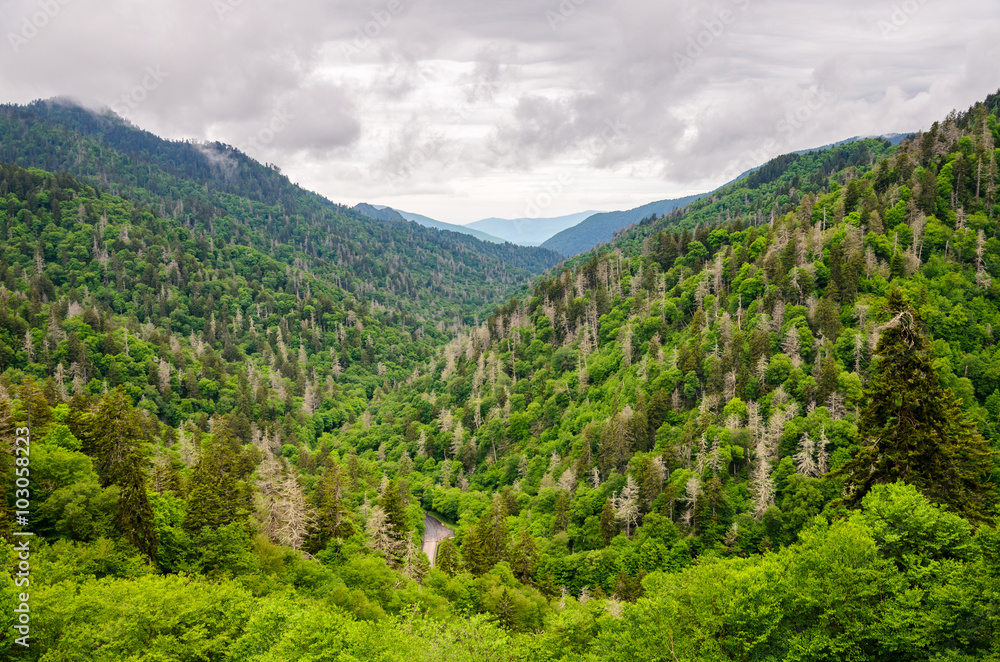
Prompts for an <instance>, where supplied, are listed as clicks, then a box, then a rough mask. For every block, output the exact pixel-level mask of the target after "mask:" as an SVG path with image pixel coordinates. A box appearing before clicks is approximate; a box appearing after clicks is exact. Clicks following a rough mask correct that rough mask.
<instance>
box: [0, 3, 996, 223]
mask: <svg viewBox="0 0 1000 662" xmlns="http://www.w3.org/2000/svg"><path fill="white" fill-rule="evenodd" d="M2 2H3V11H2V12H0V34H2V35H3V36H4V37H5V38H4V43H3V44H0V93H2V95H3V96H4V97H5V99H4V100H9V101H19V102H25V101H30V100H32V99H35V98H41V97H49V96H55V95H69V96H73V97H75V98H78V99H81V100H83V101H85V102H87V103H88V104H90V105H93V106H96V105H101V104H110V105H112V106H113V107H114V108H116V109H117V110H118V111H119V112H121V113H122V114H125V115H126V116H128V117H129V119H131V120H132V121H133V122H135V123H137V124H139V125H141V126H143V127H145V128H148V129H150V130H152V131H154V132H157V133H159V134H161V135H165V136H168V137H173V138H193V139H198V140H222V141H223V142H227V143H230V144H233V145H235V146H237V147H239V148H240V149H243V150H245V151H248V152H250V153H251V154H253V155H254V156H256V157H257V158H260V159H261V160H267V161H272V162H275V163H278V164H279V165H280V166H281V167H282V168H283V169H284V170H285V171H286V172H289V173H290V174H291V175H292V176H293V178H296V179H298V180H299V181H302V182H303V183H304V184H306V185H309V186H312V187H314V188H316V189H318V190H319V191H320V192H321V193H324V194H326V195H329V196H330V197H332V198H334V199H337V200H343V201H357V200H360V199H367V200H371V201H372V202H385V203H392V204H394V205H396V206H400V207H401V208H404V209H406V208H408V207H413V211H420V212H423V213H428V214H431V215H435V214H437V215H439V216H440V217H442V218H443V220H458V221H469V220H474V219H475V218H478V217H484V216H490V215H505V214H506V215H510V216H516V215H521V212H522V211H523V206H524V202H523V201H524V200H525V199H526V198H528V197H530V196H531V195H533V192H535V189H536V188H537V186H534V185H533V184H532V182H544V181H548V180H552V179H554V178H558V177H559V176H560V175H562V176H565V177H569V179H570V180H572V182H573V185H571V186H568V187H567V188H566V191H565V192H564V193H563V194H562V195H561V196H560V198H559V200H558V201H557V202H556V203H555V205H554V208H553V209H552V211H553V212H554V213H555V212H560V213H569V212H572V211H576V210H578V209H580V208H594V207H598V208H600V207H603V208H616V207H621V206H626V205H627V204H629V203H631V202H633V201H637V200H638V201H648V200H653V199H658V198H662V197H670V196H672V195H675V194H678V195H679V194H683V193H688V192H692V191H694V190H700V189H703V188H708V187H711V186H714V185H717V184H719V183H722V182H724V181H726V180H727V179H728V178H730V177H732V176H734V175H735V174H738V173H739V172H741V171H742V170H745V169H746V168H748V167H751V166H753V165H757V163H755V162H754V161H755V160H760V159H763V158H766V157H770V156H774V155H775V154H777V153H781V152H784V151H789V150H794V149H802V148H806V147H811V146H817V145H821V144H825V143H829V142H833V141H836V140H840V139H843V138H847V137H850V136H853V135H857V134H868V133H882V132H889V131H900V130H912V129H918V128H921V127H925V126H927V125H929V124H930V123H931V122H932V121H934V120H935V119H938V118H940V117H941V116H942V115H943V114H944V113H946V112H947V111H948V110H950V109H951V108H954V107H958V108H962V107H966V106H968V105H969V104H970V103H972V102H974V101H975V100H977V99H980V98H982V97H983V96H985V95H986V94H987V93H989V92H991V91H995V90H996V89H997V88H998V87H1000V71H998V70H997V69H996V67H995V62H996V61H997V59H998V56H1000V46H998V40H996V38H995V35H996V34H997V33H998V28H1000V15H998V14H997V12H996V10H995V6H994V4H993V3H992V2H991V0H968V1H967V2H963V3H960V4H952V5H948V4H946V3H940V2H930V1H929V0H909V1H908V2H896V3H893V2H884V3H883V2H875V3H871V2H870V1H868V0H841V1H838V2H833V1H832V0H819V1H817V2H812V3H808V4H806V3H800V2H793V1H792V0H701V1H695V0H667V1H664V2H654V1H652V0H508V1H505V2H494V3H470V2H468V1H467V0H364V1H362V2H355V1H350V2H348V1H346V0H341V1H340V2H334V3H329V2H324V1H322V0H303V1H302V2H298V3H295V4H294V5H290V6H288V5H284V6H277V5H273V4H271V3H263V2H259V0H212V1H209V2H206V1H205V0H177V1H176V2H172V3H160V4H150V3H139V2H136V1H135V0H104V1H103V2H102V3H101V10H102V11H100V12H98V11H95V10H94V7H93V6H92V5H91V4H88V3H86V2H84V0H53V2H51V3H48V4H46V3H41V4H40V3H39V2H38V0H2ZM45 7H48V8H49V10H48V11H47V10H46V9H44V8H45ZM53 7H54V8H55V9H52V8H53ZM39 12H41V13H39ZM970 26H971V28H970ZM817 99H821V102H817V101H816V100H817ZM789 117H791V118H793V119H792V120H791V121H790V120H789ZM595 196H597V197H595ZM555 207H558V208H555Z"/></svg>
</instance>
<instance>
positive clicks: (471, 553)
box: [462, 494, 508, 575]
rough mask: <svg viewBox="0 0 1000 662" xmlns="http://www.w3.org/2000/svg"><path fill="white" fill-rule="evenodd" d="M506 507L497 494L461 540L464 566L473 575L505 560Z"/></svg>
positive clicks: (479, 573) (481, 573) (484, 571)
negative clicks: (466, 535)
mask: <svg viewBox="0 0 1000 662" xmlns="http://www.w3.org/2000/svg"><path fill="white" fill-rule="evenodd" d="M507 545H508V543H507V509H506V508H504V505H503V501H502V500H501V499H500V495H499V494H495V495H494V496H493V502H492V503H491V504H490V508H489V510H488V511H486V514H485V515H483V516H482V517H480V518H479V521H478V522H477V523H476V526H475V528H474V529H473V530H472V531H470V532H469V534H468V537H467V538H466V539H465V540H464V541H463V542H462V556H463V557H464V559H465V567H466V568H468V569H469V571H470V572H472V574H474V575H483V574H485V573H487V572H489V570H490V568H492V567H493V566H494V565H496V564H497V563H499V562H501V561H506V560H507Z"/></svg>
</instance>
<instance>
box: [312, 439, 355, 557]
mask: <svg viewBox="0 0 1000 662" xmlns="http://www.w3.org/2000/svg"><path fill="white" fill-rule="evenodd" d="M344 482H345V481H344V476H343V471H342V470H341V468H340V465H339V464H337V463H336V462H334V461H333V460H330V459H328V460H327V464H326V472H325V473H324V474H323V478H322V479H321V480H320V484H319V488H318V491H319V504H318V505H319V509H318V513H317V523H316V526H317V530H318V534H319V537H320V541H321V542H322V543H325V542H327V541H329V540H331V539H333V538H349V537H350V536H351V535H353V534H354V524H353V523H352V522H351V515H350V510H349V509H348V507H347V504H346V503H345V502H344V493H345V491H346V490H345V485H344Z"/></svg>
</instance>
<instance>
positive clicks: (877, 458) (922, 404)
mask: <svg viewBox="0 0 1000 662" xmlns="http://www.w3.org/2000/svg"><path fill="white" fill-rule="evenodd" d="M888 311H889V312H890V313H891V314H892V315H893V317H892V319H891V320H890V321H889V322H888V323H887V324H885V325H884V326H883V327H882V335H881V337H880V338H879V342H878V345H877V347H876V350H875V352H876V359H875V369H874V370H873V373H874V376H873V377H872V380H871V382H870V383H869V385H868V388H867V389H866V393H865V394H866V396H867V397H868V404H867V405H866V406H865V407H864V409H863V410H862V412H861V421H860V423H859V426H858V436H859V437H860V439H861V440H862V443H863V446H862V448H861V450H860V451H859V452H858V453H857V455H855V456H854V458H853V459H851V460H850V461H849V462H847V463H846V464H845V465H843V466H842V467H841V468H840V469H839V470H838V471H836V472H834V474H833V475H835V476H841V477H843V479H844V488H845V496H844V497H843V499H842V502H843V503H845V504H846V505H848V506H850V507H857V506H858V505H859V504H860V503H861V500H862V499H863V498H864V496H865V495H866V494H868V492H869V491H870V490H871V489H872V487H873V486H874V485H877V484H880V483H892V482H895V481H897V480H902V481H904V482H906V483H910V484H912V485H914V486H915V487H916V488H917V489H919V490H920V491H921V492H922V493H923V494H924V495H925V496H926V497H927V498H929V499H930V500H931V501H934V502H937V503H939V504H942V505H944V506H945V507H947V508H949V509H951V510H953V511H955V512H957V513H959V514H961V515H962V516H964V517H966V518H967V519H970V520H974V521H984V520H988V519H989V518H990V515H989V512H990V510H991V507H992V504H993V503H995V501H994V499H995V497H996V491H995V487H994V486H993V485H991V484H990V483H988V482H987V477H988V475H989V473H990V472H991V470H992V465H993V463H992V460H993V453H992V451H990V449H989V446H988V445H987V443H986V441H985V440H984V439H983V438H982V436H981V435H980V434H979V431H978V430H977V429H976V427H975V425H974V424H973V423H972V421H970V420H969V419H968V417H967V416H966V415H965V414H964V413H963V412H962V409H961V401H960V400H959V399H958V398H957V397H955V396H954V395H953V394H952V392H951V389H947V388H944V387H942V385H941V382H940V379H939V378H938V375H937V373H936V372H934V367H933V365H932V359H933V356H932V352H931V350H930V347H929V345H928V343H927V341H926V339H925V338H924V336H923V334H922V333H921V331H920V324H921V319H920V317H919V316H918V314H917V312H916V311H915V310H914V309H913V307H912V306H911V305H910V303H909V301H907V300H906V299H905V298H904V297H903V294H902V292H901V291H900V290H899V289H898V288H896V289H894V290H893V291H892V292H891V293H890V295H889V302H888Z"/></svg>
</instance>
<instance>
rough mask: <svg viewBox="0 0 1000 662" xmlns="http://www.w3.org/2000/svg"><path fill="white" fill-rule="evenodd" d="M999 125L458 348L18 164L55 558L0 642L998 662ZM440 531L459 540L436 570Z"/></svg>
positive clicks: (502, 314) (666, 243)
mask: <svg viewBox="0 0 1000 662" xmlns="http://www.w3.org/2000/svg"><path fill="white" fill-rule="evenodd" d="M995 106H996V104H995V103H993V100H992V98H991V101H990V103H989V104H986V105H979V106H977V107H976V108H974V109H972V110H970V111H969V112H968V113H963V114H961V115H958V114H955V115H953V116H951V117H949V118H948V119H947V120H946V121H945V122H943V123H941V124H940V125H936V126H935V127H934V128H933V129H932V131H931V132H929V133H927V134H919V135H917V136H916V137H914V138H913V139H912V140H910V141H908V142H905V143H904V144H903V145H901V146H900V147H899V148H898V149H896V150H891V149H890V147H888V146H885V145H882V144H881V143H877V145H878V146H879V147H878V149H883V150H884V152H885V157H884V158H882V159H881V160H878V159H875V160H874V162H873V159H874V157H875V156H877V155H876V154H875V153H874V152H872V151H871V150H872V149H873V148H872V147H871V146H869V147H864V146H863V145H861V146H855V147H850V149H848V151H847V152H840V154H842V155H843V154H849V153H851V154H853V153H854V152H850V150H851V149H857V150H862V149H868V150H869V152H868V154H867V155H866V156H864V158H860V157H859V158H858V159H857V160H856V161H853V162H851V161H849V159H847V157H846V156H845V157H844V158H845V159H847V160H845V161H844V162H840V161H839V160H838V159H839V158H840V157H834V160H832V161H827V160H826V159H827V157H828V156H829V155H826V156H824V155H822V154H814V155H806V156H805V157H790V158H789V159H786V160H785V161H782V162H780V163H779V162H776V163H775V164H773V165H772V167H770V168H767V169H764V170H763V171H761V175H759V177H758V179H757V180H755V181H749V182H748V183H746V184H745V186H748V187H751V188H749V189H748V190H753V191H761V195H762V196H765V197H766V196H770V195H772V194H773V192H774V191H775V190H777V189H775V188H774V187H775V186H777V187H778V188H780V187H782V186H784V183H783V182H785V181H786V179H788V175H789V173H791V172H793V171H795V169H796V168H799V167H802V168H805V167H806V166H807V165H808V164H810V163H811V164H812V165H808V167H809V168H814V166H816V165H817V164H826V165H822V167H823V168H827V167H828V168H829V170H828V171H825V172H823V171H822V169H820V170H815V171H816V172H821V173H822V174H821V176H818V177H816V178H815V179H813V176H812V175H810V179H809V182H808V187H809V188H808V189H807V188H806V186H805V185H803V184H802V183H801V181H800V183H799V185H797V186H796V187H795V191H792V190H791V188H789V189H786V191H785V193H783V195H787V198H788V200H787V203H784V202H783V203H781V205H779V207H778V208H777V209H775V214H774V218H773V220H772V219H771V218H770V214H769V212H770V208H768V214H767V215H764V213H763V212H762V215H761V218H759V219H758V217H757V214H756V209H754V208H752V207H747V208H745V209H743V210H742V211H737V208H735V207H734V208H733V212H732V215H731V216H730V217H728V218H727V217H726V216H725V215H722V216H720V212H719V211H718V209H712V211H710V212H707V211H705V210H706V209H710V208H711V207H710V206H711V205H713V204H718V203H719V200H720V199H725V197H723V198H717V199H715V200H712V199H706V203H705V204H706V205H707V206H705V207H697V208H696V207H695V206H692V208H691V209H689V210H688V212H686V213H688V214H690V216H684V215H681V216H678V217H674V218H672V219H670V218H668V219H655V220H651V221H650V222H649V223H645V224H642V225H640V226H637V227H635V228H632V229H630V230H628V231H627V232H625V233H624V234H623V235H621V236H620V237H619V238H618V239H617V240H616V243H615V244H614V245H613V246H611V247H607V248H604V249H600V250H598V251H595V252H593V253H591V254H588V255H585V256H582V257H580V258H577V259H575V260H573V261H572V262H571V263H569V264H568V265H566V267H565V268H564V269H561V270H559V271H557V272H552V273H550V274H548V275H547V276H545V277H543V278H541V279H539V280H538V281H537V282H536V283H535V284H534V286H533V288H532V289H531V291H529V292H527V293H526V296H522V297H520V298H519V299H512V300H509V301H507V302H506V303H504V304H503V305H501V306H499V307H498V308H497V309H496V310H495V312H494V313H493V314H492V315H490V316H488V318H486V319H485V320H484V321H483V322H482V323H481V324H478V325H466V326H463V327H460V328H458V329H456V330H455V331H454V332H453V333H452V332H451V331H449V329H448V327H447V325H446V324H445V325H442V326H441V328H440V329H438V328H437V325H436V323H437V322H438V321H444V318H434V317H432V316H428V318H427V319H426V320H424V321H423V322H422V323H419V324H418V323H415V322H406V323H403V322H400V321H399V320H398V319H396V318H394V317H393V314H394V312H393V311H391V310H384V311H383V310H375V307H374V306H372V305H371V304H370V303H366V301H367V299H359V298H357V297H354V296H352V295H351V294H348V293H345V292H343V291H342V290H340V289H339V288H337V287H335V286H334V285H331V284H329V283H328V282H325V281H324V279H323V278H321V277H319V276H315V275H313V274H310V273H309V272H308V271H306V270H305V269H302V268H301V265H296V264H294V263H292V264H288V263H284V262H282V261H281V259H280V256H273V255H268V254H266V253H264V252H261V251H257V250H256V249H255V248H253V247H249V246H243V245H240V244H239V242H234V243H231V244H230V243H221V242H220V243H219V244H216V242H215V240H214V239H213V238H212V236H211V235H208V236H204V235H200V234H199V233H198V232H197V231H196V230H192V229H191V228H186V227H184V225H183V223H182V222H180V221H179V220H176V219H172V218H165V217H162V216H159V215H157V214H155V213H153V212H141V213H139V212H136V209H138V208H137V207H135V206H133V204H132V203H131V202H129V201H126V200H122V199H121V198H116V197H114V196H112V195H110V194H108V193H105V192H103V191H100V190H98V189H95V188H92V187H91V186H88V185H84V184H81V183H80V182H78V181H76V180H74V179H72V178H71V177H68V176H65V175H50V174H48V173H45V172H43V171H37V170H22V169H20V168H19V167H16V166H4V169H3V171H2V173H0V186H4V187H6V188H4V189H3V191H4V192H5V193H4V195H5V196H6V201H7V209H6V210H4V208H3V207H2V206H0V222H2V225H0V230H2V232H0V237H5V239H4V241H3V249H4V255H3V262H2V263H0V283H2V288H0V361H2V363H0V367H2V368H3V374H2V376H0V384H2V385H3V390H2V391H0V430H4V429H10V428H11V427H12V426H13V425H15V424H16V425H23V424H26V423H30V425H31V427H32V437H33V448H32V460H31V481H32V487H31V489H32V499H33V502H34V503H35V506H33V508H34V509H35V511H36V512H35V514H34V516H33V519H32V526H33V528H34V530H35V532H36V533H37V534H38V536H39V537H38V540H37V543H38V548H37V551H36V557H37V559H38V566H37V567H36V568H35V569H34V570H33V580H34V581H36V582H37V584H36V585H35V586H34V587H33V590H34V593H33V600H34V601H35V602H33V606H32V609H33V610H34V612H33V613H34V616H33V618H35V619H36V620H35V621H34V623H35V626H36V627H37V630H36V634H37V636H38V640H37V643H38V645H37V646H35V647H34V648H32V649H29V650H20V649H19V648H17V647H15V646H14V645H13V644H12V643H11V641H10V639H9V638H8V639H4V640H3V641H2V643H0V646H2V647H4V648H3V650H4V653H5V654H7V655H9V656H21V657H22V658H24V659H43V658H42V656H43V654H48V658H45V659H65V658H73V657H74V656H77V657H79V656H81V655H89V656H90V658H91V659H128V658H129V656H132V657H134V658H135V659H164V660H173V659H177V660H188V659H191V660H194V659H218V660H225V659H233V660H237V659H239V660H243V659H247V660H251V659H260V660H285V659H325V657H329V658H333V657H336V656H338V655H341V654H343V656H344V658H345V659H350V657H353V658H356V659H361V658H363V657H365V658H367V657H370V658H373V659H401V660H402V659H424V658H426V659H496V660H508V659H510V660H515V659H528V658H531V659H533V660H544V659H552V660H569V659H594V660H598V659H720V660H723V659H740V660H743V659H747V660H749V659H755V660H770V659H775V660H777V659H801V660H827V659H890V658H891V659H902V660H930V659H955V660H972V659H995V658H996V657H997V656H998V655H1000V649H998V648H997V644H996V642H997V641H998V640H1000V637H998V630H997V629H998V625H1000V623H998V617H997V614H998V613H1000V566H998V565H997V558H998V555H1000V539H998V536H997V533H996V529H995V527H994V522H995V518H996V515H997V509H998V502H1000V500H998V498H997V495H996V485H997V483H998V469H997V456H996V450H997V449H998V443H997V440H998V430H997V424H998V420H1000V367H998V366H1000V360H998V358H1000V357H997V356H996V354H997V351H998V347H997V344H996V341H995V331H994V329H995V328H996V327H997V326H998V324H1000V309H998V301H1000V283H998V282H997V280H996V279H997V277H998V276H1000V241H998V240H997V239H996V238H995V236H994V235H995V233H996V229H997V227H998V226H997V218H998V212H1000V209H998V207H997V204H996V200H995V191H996V185H997V184H998V183H1000V179H998V173H997V169H996V159H997V156H998V154H997V151H996V149H995V147H994V146H995V144H996V141H997V140H1000V125H998V123H997V120H996V107H995ZM928 136H931V137H928ZM838 149H839V148H838ZM858 153H861V152H858ZM879 154H881V152H880V153H879ZM804 159H805V160H804ZM782 168H784V170H782ZM814 169H815V168H814ZM802 172H805V171H804V170H802V171H798V175H799V177H800V179H804V176H803V175H802ZM972 173H976V175H977V176H976V179H977V180H978V181H977V182H976V183H975V185H974V186H973V185H972V184H971V183H970V181H969V180H970V178H971V174H972ZM798 186H802V188H801V189H800V188H798ZM768 187H771V188H768ZM747 195H748V196H749V194H747ZM54 202H55V203H58V210H59V211H58V213H55V212H54V211H53V209H52V207H53V204H54ZM748 204H749V203H748ZM88 205H89V206H88ZM762 209H763V208H762ZM699 214H710V217H708V218H705V219H702V220H699V219H701V218H702V217H701V216H698V215H699ZM3 233H6V234H3ZM105 257H106V258H107V259H106V260H105ZM181 269H183V270H184V274H185V275H184V276H183V277H181V276H180V275H179V274H180V270H181ZM254 270H256V271H254ZM147 272H148V274H149V277H148V279H147V280H148V282H147V280H143V279H144V278H146V274H147ZM175 272H177V274H178V275H174V274H175ZM178 311H181V312H180V313H178ZM441 314H442V315H448V314H449V313H448V312H444V313H441ZM900 398H901V399H902V402H897V400H898V399H900ZM917 400H919V401H920V402H925V401H926V402H927V403H929V404H928V407H929V409H927V411H932V412H933V411H936V412H938V413H937V414H935V415H934V416H932V417H927V416H923V415H922V414H920V413H919V412H913V411H912V410H911V409H907V408H908V407H909V405H910V404H912V403H913V402H915V401H917ZM906 416H909V418H908V419H905V420H907V421H909V423H908V425H909V426H910V427H909V428H908V429H909V430H911V431H912V432H911V434H907V435H902V434H896V435H894V434H893V433H894V432H895V427H896V426H898V421H900V420H903V419H904V418H905V417H906ZM914 438H916V439H924V440H925V443H921V444H920V445H919V446H917V447H915V446H914V445H913V444H912V443H911V442H912V439H914ZM886 439H892V440H894V441H893V443H891V444H890V443H883V440H886ZM908 444H910V445H908ZM0 459H2V460H3V463H2V466H0V469H2V470H3V471H5V472H7V475H6V478H5V481H4V483H5V486H7V488H8V490H7V491H8V499H7V503H5V504H4V505H5V506H7V507H9V506H10V505H11V504H12V503H13V502H12V501H11V499H12V492H11V489H10V486H11V485H12V482H11V479H10V468H11V465H12V462H11V459H12V458H11V457H10V456H9V453H7V452H6V451H5V452H3V453H0ZM143 474H144V475H143ZM137 477H138V478H137ZM939 478H941V479H942V480H938V479H939ZM139 479H143V480H144V487H145V489H144V490H142V489H139V486H138V480H139ZM851 487H853V488H854V489H853V491H851V489H850V488H851ZM845 488H847V489H846V490H845ZM143 496H145V498H143ZM425 510H430V511H432V512H435V513H437V514H439V515H440V516H441V517H442V518H443V519H444V520H445V521H447V522H449V523H451V524H452V525H453V527H454V528H455V529H456V533H457V535H456V537H455V539H454V540H451V539H449V540H446V541H445V542H443V543H442V544H441V546H440V548H439V550H438V554H437V564H436V567H433V568H431V567H429V564H428V561H427V558H426V557H425V556H424V555H423V554H422V553H421V552H420V547H419V539H420V535H421V533H422V527H423V514H424V511H425ZM11 553H12V550H11V548H10V547H9V546H6V545H5V546H4V547H2V548H0V554H2V555H5V556H6V557H7V558H8V559H10V558H11V556H10V555H11ZM3 581H4V583H3V584H2V590H0V603H2V605H0V618H3V619H7V620H6V621H4V625H5V627H4V631H5V632H10V629H9V627H7V626H9V623H10V621H9V619H10V617H11V615H12V611H11V609H12V606H11V605H13V603H14V597H15V588H14V586H13V584H12V581H10V580H9V578H5V579H4V580H3ZM122 596H124V601H125V603H126V604H123V602H122V600H123V597H122ZM83 651H88V652H87V653H84V652H83ZM90 651H96V652H92V653H91V652H90ZM348 656H350V657H348ZM15 659H17V658H16V657H15Z"/></svg>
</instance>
